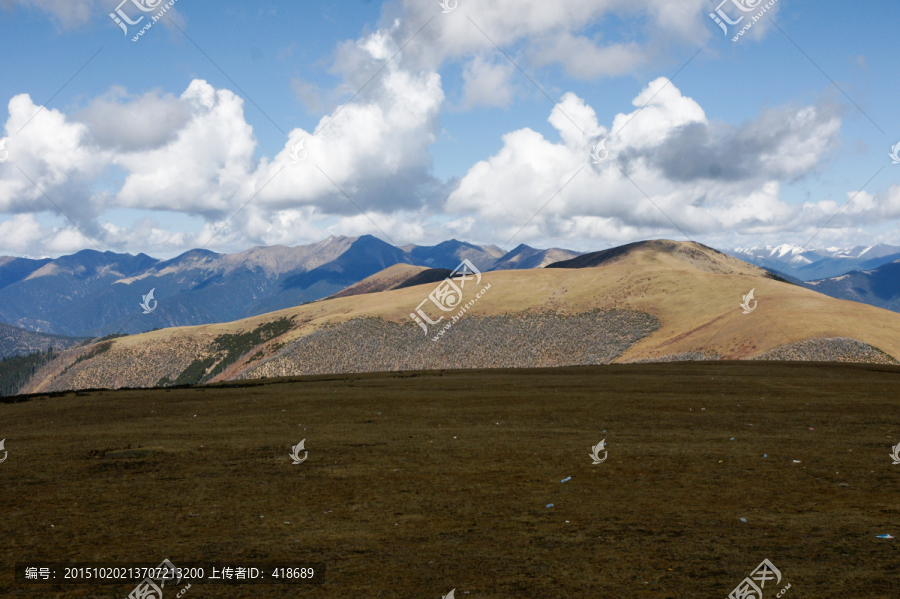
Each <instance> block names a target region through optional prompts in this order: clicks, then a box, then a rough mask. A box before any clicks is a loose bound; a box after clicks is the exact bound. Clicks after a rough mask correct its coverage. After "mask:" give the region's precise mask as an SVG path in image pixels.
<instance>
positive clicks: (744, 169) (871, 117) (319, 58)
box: [0, 0, 900, 257]
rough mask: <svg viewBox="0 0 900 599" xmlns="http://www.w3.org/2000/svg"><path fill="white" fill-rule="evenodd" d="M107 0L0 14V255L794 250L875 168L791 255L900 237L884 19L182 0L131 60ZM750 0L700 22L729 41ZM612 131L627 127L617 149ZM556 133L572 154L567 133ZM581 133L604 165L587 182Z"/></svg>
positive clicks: (29, 0) (861, 11)
mask: <svg viewBox="0 0 900 599" xmlns="http://www.w3.org/2000/svg"><path fill="white" fill-rule="evenodd" d="M150 1H151V4H152V2H153V0H150ZM746 1H748V0H745V2H746ZM749 2H750V5H751V6H752V5H753V4H754V2H755V0H749ZM118 4H119V3H118V2H116V1H113V2H107V1H105V0H72V1H69V2H61V1H56V0H41V1H38V0H6V1H5V2H3V3H2V4H0V32H2V35H0V40H2V41H0V44H2V46H0V47H2V49H3V53H4V55H5V57H6V62H5V64H6V68H5V69H4V75H3V77H2V78H0V100H2V105H3V107H4V110H3V120H4V122H5V131H3V132H0V135H2V136H3V137H4V139H5V140H6V141H5V147H6V148H7V149H8V150H9V156H8V158H7V159H6V160H5V161H4V162H3V163H2V164H0V255H28V256H39V255H51V256H52V255H59V254H61V253H70V252H72V251H76V250H78V249H82V248H86V247H95V244H96V246H99V247H100V248H101V249H104V250H106V249H110V250H114V251H124V252H130V253H138V252H141V251H143V252H146V253H149V254H152V255H155V256H160V257H168V256H172V255H175V254H178V253H180V252H181V251H184V250H187V249H190V248H192V247H200V246H202V245H208V247H209V248H210V249H213V250H215V251H239V250H243V249H247V248H248V247H251V246H253V245H274V244H277V243H281V244H285V245H297V244H301V243H310V242H314V241H318V240H319V239H321V238H324V237H327V236H328V235H351V236H352V235H359V234H363V233H371V234H374V235H376V236H379V237H381V238H383V239H386V240H388V241H392V242H395V243H397V244H400V245H402V244H406V243H419V244H431V243H434V242H436V241H440V240H443V239H447V238H450V237H456V238H459V239H464V240H468V241H473V242H477V243H485V244H487V243H495V244H497V245H503V244H504V243H506V242H507V241H508V240H509V239H510V238H512V241H511V242H510V245H509V246H508V247H507V249H511V247H514V246H515V245H517V244H518V243H528V244H530V245H535V246H542V247H547V246H557V247H568V248H572V249H579V250H590V249H601V248H604V247H609V246H610V245H618V244H620V243H627V242H629V241H634V240H637V239H645V238H656V237H668V238H673V239H684V238H685V235H687V236H689V237H690V238H692V239H695V240H697V241H701V242H703V243H707V244H709V245H714V246H716V247H736V246H752V245H767V244H780V243H792V244H796V245H803V244H804V243H806V242H807V241H808V240H809V238H810V237H812V236H813V235H814V234H816V233H817V232H818V231H819V230H820V229H821V228H822V226H823V225H825V223H826V222H828V221H829V219H831V217H832V216H834V214H835V213H836V212H837V211H838V209H839V208H840V207H841V205H843V204H844V203H845V202H847V200H848V199H850V197H852V196H853V195H854V194H857V192H860V190H861V188H862V187H863V185H864V184H866V183H867V182H869V181H870V179H871V178H872V177H873V175H876V173H878V174H877V176H875V178H874V179H872V180H871V182H869V183H868V185H867V186H866V187H865V190H864V191H862V192H861V193H858V194H857V195H856V197H855V199H854V201H853V202H852V203H851V204H850V205H849V206H848V207H847V208H846V209H844V211H843V212H842V213H841V214H840V215H839V216H838V217H837V218H835V219H834V220H832V221H831V223H830V225H829V226H828V228H826V229H825V230H824V231H822V232H821V233H818V235H817V236H816V239H815V240H814V242H813V243H812V244H811V245H812V246H813V247H817V246H838V245H840V246H853V245H858V244H862V245H868V244H871V243H877V242H886V243H893V244H897V245H900V235H898V233H897V219H898V218H900V165H892V164H891V159H890V158H889V157H888V153H889V152H890V151H891V146H893V145H894V144H897V143H898V142H900V116H898V111H897V109H896V108H895V98H898V97H900V93H898V92H900V90H898V89H897V87H898V85H900V83H898V82H900V76H898V75H900V73H898V70H900V63H898V62H897V61H896V59H895V57H894V55H895V51H894V49H893V48H892V47H891V45H892V42H893V40H894V36H893V35H892V33H893V31H891V29H895V28H896V26H895V25H893V24H895V23H896V22H898V12H900V8H898V7H897V5H896V3H892V2H888V1H886V0H885V1H876V2H871V3H867V4H866V5H865V6H864V7H861V8H858V7H853V8H851V7H848V6H847V5H846V4H843V3H842V4H838V3H836V2H811V1H787V0H778V2H776V3H775V5H774V7H773V8H772V9H771V10H770V11H769V12H768V13H767V16H765V17H763V18H762V19H761V20H760V21H758V22H757V23H756V24H754V26H753V28H752V29H751V30H749V31H748V32H747V34H746V35H744V36H743V37H741V38H740V39H739V40H738V41H737V42H733V41H731V37H732V34H733V32H734V31H735V30H737V29H739V28H740V27H741V26H743V23H741V24H739V25H738V26H736V27H730V28H729V35H728V36H727V37H726V36H725V35H723V33H722V31H721V29H719V27H718V26H717V25H716V24H715V23H714V22H713V21H712V19H710V18H709V16H708V15H709V13H711V12H712V11H713V10H714V9H715V7H716V3H709V2H700V1H693V0H692V1H689V2H684V3H680V4H679V6H677V7H673V6H671V5H670V4H671V3H663V2H660V1H658V0H643V1H640V2H631V3H628V4H627V5H628V6H629V7H631V8H629V9H622V8H617V7H618V6H619V5H620V4H622V3H619V2H613V1H608V2H607V1H603V0H593V1H590V2H589V1H586V0H564V1H562V0H561V1H560V2H559V3H557V4H556V5H555V6H554V7H552V8H547V7H546V6H544V5H542V4H541V3H539V2H536V1H535V0H521V1H517V2H512V1H511V0H504V1H500V2H496V3H492V5H491V6H490V7H485V6H482V5H480V4H476V3H473V2H467V1H466V0H460V2H459V4H458V6H457V8H455V9H454V10H452V11H451V12H449V13H446V14H444V13H442V12H441V7H440V6H438V3H437V2H436V1H431V0H427V1H422V0H396V1H394V2H386V3H379V2H376V1H371V2H326V3H314V2H269V3H265V4H260V5H253V6H251V5H249V4H247V3H237V2H231V1H229V0H225V1H220V2H215V3H213V2H201V1H198V0H178V1H177V2H176V3H175V5H174V7H173V9H171V10H170V11H169V12H168V13H167V16H164V17H163V18H162V20H161V21H160V22H158V23H156V24H154V26H153V27H152V28H151V29H149V30H148V31H146V32H145V34H144V35H143V36H142V37H140V38H139V40H138V41H137V42H132V41H131V37H132V35H133V34H134V33H136V31H137V30H138V29H139V28H140V26H142V25H143V23H141V24H140V25H138V26H132V27H130V28H129V35H128V36H125V35H123V32H122V30H121V29H120V28H119V27H118V26H117V25H116V24H115V23H113V21H112V19H110V17H109V16H108V15H109V13H110V12H112V10H113V9H114V8H115V7H116V6H117V5H118ZM451 4H452V3H451ZM763 4H765V3H762V4H760V5H759V6H758V7H756V8H755V9H754V10H753V11H749V12H746V13H741V12H740V11H738V10H737V9H736V8H735V7H734V5H733V4H732V2H728V3H727V6H724V7H723V10H725V11H726V12H727V13H728V14H730V15H732V18H736V17H737V16H738V15H740V14H745V15H747V17H746V19H745V21H747V20H749V15H752V14H755V13H756V12H757V11H758V10H759V8H760V7H761V6H762V5H763ZM123 10H125V11H126V13H127V14H129V15H131V16H132V18H135V19H136V18H137V15H139V14H147V15H150V14H155V11H154V12H151V13H141V12H140V11H139V10H137V9H136V8H134V6H133V5H132V3H131V2H128V3H126V6H124V7H123ZM768 15H771V16H772V19H773V20H774V22H775V23H777V25H778V26H779V27H780V28H781V29H782V30H783V31H784V33H782V31H780V30H779V29H778V28H777V27H776V26H775V25H774V24H773V23H772V22H771V21H770V20H769V17H768ZM170 17H171V19H172V21H174V25H173V24H172V23H171V22H170V21H169V18H170ZM429 19H431V20H430V21H429ZM148 20H149V17H147V18H145V19H144V21H148ZM426 22H427V23H428V25H426V26H425V28H424V29H422V30H421V32H420V33H419V34H418V35H415V37H414V38H413V39H412V41H410V42H409V44H408V45H407V46H406V48H405V49H404V51H403V52H401V53H400V54H399V55H397V58H395V59H394V60H392V61H391V62H390V63H389V64H388V66H387V67H386V68H384V69H383V70H382V71H381V72H380V73H379V74H378V75H376V76H375V78H374V79H372V81H371V83H369V85H367V86H366V87H365V90H364V91H363V92H362V93H360V94H359V95H358V96H356V98H355V99H354V100H353V102H352V103H351V104H349V105H348V106H347V108H344V109H343V110H342V111H341V112H340V113H339V114H338V115H337V117H335V119H334V121H332V122H331V123H329V124H328V126H327V127H325V128H324V129H323V130H322V132H320V133H319V134H318V135H315V136H313V135H312V134H313V132H314V131H315V130H316V127H317V125H321V124H322V123H324V122H326V121H328V119H330V118H331V117H332V116H334V115H335V113H336V111H337V110H338V109H339V108H340V107H341V105H342V104H343V103H345V102H346V101H347V100H349V99H350V98H351V97H352V96H353V95H354V94H355V93H356V92H357V91H359V88H360V87H362V84H363V83H365V82H366V81H368V80H369V79H370V78H371V77H372V75H375V73H376V72H377V71H378V69H379V68H380V67H381V66H383V65H384V64H385V63H386V62H388V60H387V59H388V58H390V57H391V56H393V54H394V53H395V52H396V49H397V48H398V47H399V46H400V45H401V44H402V43H404V42H406V41H407V40H409V39H410V38H411V37H413V34H415V33H416V32H417V31H419V29H420V28H421V27H422V25H423V24H425V23H426ZM176 25H177V26H176ZM479 28H481V30H483V31H484V34H483V33H482V32H481V31H479ZM485 34H486V36H485ZM788 36H789V37H790V40H793V43H792V42H791V41H790V40H789V39H788ZM487 37H490V38H491V39H492V40H494V41H496V42H497V43H498V44H499V45H500V46H501V48H503V50H504V51H505V52H506V53H507V54H508V55H509V57H510V58H511V59H512V60H513V61H514V62H515V63H516V64H517V65H518V66H519V67H521V68H522V70H524V71H525V73H527V74H528V77H530V78H531V79H533V80H534V82H535V83H537V84H538V85H540V87H541V88H542V89H543V91H544V92H546V94H547V95H548V96H549V97H550V98H551V99H552V100H553V101H554V102H556V103H557V104H558V105H559V106H558V107H557V108H556V109H554V105H553V103H551V101H550V100H549V99H548V98H547V97H546V96H545V95H544V94H543V92H541V91H539V90H538V89H537V88H536V87H535V85H534V84H533V83H532V82H531V81H529V78H528V77H526V76H525V75H523V74H522V73H521V72H520V71H519V70H518V68H517V67H516V66H514V65H512V64H511V63H510V62H509V60H507V58H506V57H504V56H503V55H502V54H501V53H500V52H499V51H497V50H496V48H495V47H494V45H493V43H492V42H491V41H490V40H488V39H487ZM795 43H796V45H795ZM798 46H799V49H798ZM698 50H699V53H698ZM804 53H805V54H806V55H808V57H809V58H807V56H805V55H804ZM92 56H93V57H94V58H93V59H92V60H91V57H92ZM692 56H693V59H692V58H691V57H692ZM810 59H811V60H810ZM85 65H86V66H85ZM79 69H80V72H79ZM220 69H221V70H220ZM820 69H821V70H820ZM823 71H824V74H823ZM676 72H677V73H678V74H677V76H675V77H674V79H673V80H671V82H669V80H668V79H667V78H670V77H673V76H674V75H675V73H676ZM76 73H77V74H76ZM826 74H827V76H826ZM829 77H830V78H831V79H833V80H834V82H836V83H837V85H838V86H840V88H841V89H842V90H843V92H846V96H845V95H844V94H843V93H842V92H841V91H839V90H838V89H837V88H836V87H835V85H833V84H832V82H831V81H830V80H829ZM70 79H71V80H70ZM67 82H68V83H67ZM63 86H64V87H63ZM60 88H62V89H61V90H60ZM189 89H190V90H193V91H191V92H189V91H188V90H189ZM220 93H222V94H224V95H222V96H221V97H220V96H219V94H220ZM23 95H27V97H23ZM847 96H849V99H848V97H847ZM51 97H52V101H50V98H51ZM639 97H641V98H643V100H640V101H639V102H638V104H637V105H635V104H634V103H633V102H635V101H636V98H639ZM651 97H652V99H651ZM14 98H19V102H18V103H13V102H12V100H13V99H14ZM211 98H212V99H211ZM26 100H30V103H29V102H27V101H26ZM646 100H650V102H651V103H650V105H648V107H647V108H646V109H644V110H642V111H640V112H637V113H636V114H635V111H637V110H638V108H639V107H640V106H642V105H643V104H644V102H645V101H646ZM48 101H49V102H48ZM854 103H855V104H856V105H858V107H857V106H856V105H854ZM8 104H9V106H12V109H10V107H9V106H7V105H8ZM41 106H44V107H45V109H44V110H40V107H41ZM32 109H33V110H32ZM29 110H32V112H30V113H29V112H28V111H29ZM554 110H556V116H557V120H556V121H554V123H551V122H549V121H553V120H554V119H553V118H552V117H551V113H552V111H554ZM35 112H37V114H38V116H36V117H34V119H33V120H32V121H31V122H30V123H29V124H28V125H27V126H25V128H24V129H22V130H21V132H19V129H20V126H21V124H24V120H23V119H25V120H27V117H30V116H33V115H34V113H35ZM617 115H620V117H619V118H620V121H618V122H619V123H624V122H628V120H629V119H631V118H632V116H633V117H634V118H633V120H632V121H631V122H630V123H629V125H628V126H627V127H626V128H624V130H623V131H622V133H621V135H619V136H618V137H617V133H618V132H617V131H616V127H615V126H614V119H616V117H617ZM569 118H572V119H573V120H575V121H576V122H577V123H578V124H579V127H580V129H581V130H582V131H584V134H583V135H582V134H581V133H580V132H579V133H577V134H573V135H570V136H568V137H566V135H565V134H564V133H563V131H562V129H565V127H567V125H565V124H562V125H561V124H559V123H561V122H566V121H568V119H569ZM873 121H874V122H873ZM561 128H562V129H561ZM310 137H315V138H316V139H314V140H313V141H308V142H306V144H305V148H306V149H307V150H309V155H308V157H307V158H306V159H305V160H304V161H303V162H302V163H299V164H295V163H294V162H293V161H291V160H290V159H289V153H290V151H291V149H292V147H293V146H294V145H295V144H296V143H297V142H298V141H299V140H300V139H309V138H310ZM603 139H607V140H608V141H607V148H609V149H610V155H609V156H610V158H609V159H608V160H606V161H605V162H603V163H601V164H593V163H592V161H591V159H590V155H589V152H590V149H591V147H593V146H594V145H595V144H596V143H599V142H600V141H601V140H603ZM882 167H883V170H880V172H879V169H882ZM625 174H627V175H628V177H626V176H625ZM573 176H574V177H575V178H574V179H572V180H571V183H570V184H569V185H567V186H565V188H564V189H563V190H562V191H561V192H560V191H559V190H560V189H561V188H563V186H564V184H565V183H566V181H569V179H570V178H571V177H573ZM629 178H630V180H629ZM270 180H271V182H270V183H269V184H268V185H265V184H266V182H267V181H270ZM38 187H40V190H43V191H40V190H38ZM260 188H262V191H260ZM338 188H339V189H338ZM44 193H46V196H49V198H50V199H49V200H48V199H47V197H46V196H45V195H44ZM344 194H346V196H349V197H350V199H351V200H352V202H353V203H355V204H356V205H354V204H353V203H351V201H350V200H348V199H347V197H346V196H345V195H344ZM557 194H558V195H557ZM645 194H646V195H645ZM647 196H649V198H650V199H649V200H648V199H647ZM251 197H253V198H254V199H253V200H252V201H251V202H250V203H249V204H248V205H247V207H246V208H244V209H243V210H241V207H242V206H243V205H244V204H245V203H246V202H247V201H248V200H249V199H250V198H251ZM551 197H552V198H553V199H552V200H551V201H550V203H547V201H548V200H550V199H551ZM50 200H52V203H51V201H50ZM54 203H55V204H56V206H54ZM544 204H547V205H546V207H545V208H542V206H543V205H544ZM357 206H358V207H360V208H362V209H363V210H365V212H366V214H367V215H368V216H362V215H361V214H360V213H359V210H358V208H357ZM57 207H58V209H57ZM60 210H62V211H64V212H66V213H67V214H68V215H69V217H71V219H72V221H74V222H75V223H77V225H78V227H77V228H76V227H75V226H74V225H73V223H72V222H71V221H70V220H69V219H67V218H66V217H63V216H61V214H60ZM239 210H240V212H239ZM539 210H540V211H539ZM236 213H237V216H236V217H235V214H236ZM535 213H537V216H535ZM529 219H531V220H529ZM373 221H374V224H373ZM672 221H674V222H675V223H676V225H677V227H676V226H673V225H672ZM526 222H527V223H528V225H527V226H526V227H525V228H524V229H523V230H521V231H520V229H521V228H522V226H523V225H525V224H526ZM226 223H228V224H227V226H226ZM223 226H225V228H224V229H222V231H221V232H220V233H218V234H216V235H215V236H214V234H215V233H216V232H217V231H219V229H220V228H222V227H223Z"/></svg>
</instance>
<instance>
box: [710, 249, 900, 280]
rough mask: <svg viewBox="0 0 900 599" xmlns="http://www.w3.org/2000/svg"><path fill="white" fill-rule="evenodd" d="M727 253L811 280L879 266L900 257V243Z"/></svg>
mask: <svg viewBox="0 0 900 599" xmlns="http://www.w3.org/2000/svg"><path fill="white" fill-rule="evenodd" d="M726 253H727V254H729V255H731V256H734V257H735V258H740V259H741V260H744V261H746V262H749V263H751V264H755V265H757V266H761V267H763V268H766V269H769V270H772V271H778V270H780V271H781V272H783V273H785V274H787V275H790V276H792V277H796V278H798V279H800V280H801V281H812V280H815V279H821V278H825V277H834V276H837V275H842V274H844V273H847V272H850V271H851V270H866V269H872V268H877V267H879V266H881V265H882V264H887V263H888V262H893V261H894V260H898V259H900V246H894V245H887V244H884V243H879V244H877V245H872V246H861V245H860V246H856V247H854V248H849V249H846V248H819V249H803V248H800V247H797V246H792V245H779V246H775V247H773V246H766V247H764V248H761V247H752V248H736V249H734V250H731V251H726Z"/></svg>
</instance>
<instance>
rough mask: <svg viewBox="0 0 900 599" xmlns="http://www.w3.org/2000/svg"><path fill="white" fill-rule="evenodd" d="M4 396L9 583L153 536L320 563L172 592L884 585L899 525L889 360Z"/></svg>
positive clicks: (898, 554) (258, 594) (848, 589)
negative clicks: (311, 571)
mask: <svg viewBox="0 0 900 599" xmlns="http://www.w3.org/2000/svg"><path fill="white" fill-rule="evenodd" d="M22 399H25V400H26V401H21V400H22ZM13 400H16V401H20V403H6V404H0V437H5V438H6V450H7V451H8V452H9V457H8V459H7V460H6V461H5V462H4V463H2V464H0V481H2V492H0V513H2V515H3V516H2V521H3V535H2V538H3V542H2V544H0V563H2V569H0V596H2V597H4V598H13V597H40V598H60V597H73V598H74V597H79V598H88V597H91V598H94V597H96V598H104V599H105V598H109V599H113V598H116V599H122V598H125V597H127V595H128V593H129V592H130V591H131V590H132V589H133V587H134V584H125V585H113V586H92V585H78V586H52V587H50V586H34V585H31V586H29V585H25V584H20V583H17V582H15V581H14V580H13V564H14V563H15V562H22V561H26V560H38V559H42V560H53V561H83V562H153V563H158V562H160V561H161V560H162V559H163V558H168V559H170V560H171V561H172V562H174V563H175V564H176V565H178V564H181V563H186V562H201V561H203V562H210V561H219V560H230V561H232V562H234V561H238V560H244V561H252V562H293V563H296V564H297V565H303V564H305V563H308V562H314V563H319V564H322V566H321V568H320V569H319V570H318V571H317V573H316V577H317V578H318V579H319V581H320V584H317V585H302V584H301V585H291V586H275V585H247V586H225V585H211V584H205V585H204V584H199V583H196V584H193V585H192V587H191V588H190V590H188V592H187V593H186V594H185V597H186V599H193V598H196V599H200V598H203V597H209V598H216V599H225V598H229V599H230V598H236V597H247V598H265V599H269V598H278V597H309V598H338V597H381V598H395V597H396V598H401V597H403V598H408V597H421V598H432V599H438V598H439V597H442V596H444V595H446V594H447V593H448V592H449V591H450V590H451V589H454V588H455V589H456V591H455V596H456V598H457V599H463V598H471V599H476V598H478V599H488V598H490V599H500V598H504V599H505V598H510V597H522V598H529V599H543V598H546V599H550V598H553V599H558V598H582V597H584V598H605V597H616V598H630V597H648V598H652V597H658V598H660V599H664V598H676V597H677V598H687V597H721V598H723V599H724V598H725V597H727V596H728V594H729V593H730V592H731V591H732V589H734V587H735V586H737V584H738V583H739V582H741V581H742V580H743V578H744V577H745V576H748V575H749V574H750V572H751V571H752V570H753V569H754V568H755V567H756V566H757V565H758V564H759V563H760V562H762V560H763V559H766V558H768V559H769V560H771V561H772V562H773V563H774V564H775V566H776V567H778V568H779V569H780V571H781V573H782V575H783V579H782V581H781V584H779V585H778V586H775V587H772V583H769V584H768V585H767V586H766V588H765V597H766V599H768V598H769V597H774V596H775V594H776V593H777V591H778V590H779V589H781V588H783V587H785V586H786V585H787V584H790V585H791V588H790V589H789V590H788V591H787V592H786V593H785V595H784V596H785V597H786V598H787V599H801V598H820V597H847V598H850V597H852V598H854V599H860V598H868V597H872V598H883V599H896V598H897V597H898V596H900V582H898V580H900V546H898V543H900V540H897V539H894V540H881V539H876V538H875V536H876V535H878V534H883V533H890V534H892V535H893V536H896V537H900V501H898V500H900V494H898V491H900V466H894V465H892V463H891V459H890V457H889V456H888V454H889V452H890V449H891V446H893V445H895V444H897V443H898V442H900V418H898V416H900V367H896V366H876V365H862V364H821V363H819V364H816V363H767V362H763V363H760V362H706V363H666V364H640V365H638V364H634V365H610V366H594V367H572V368H559V369H533V370H480V371H479V370H455V371H450V370H447V371H433V372H400V373H382V374H354V375H341V376H308V377H302V378H295V379H277V380H266V381H250V382H246V383H244V384H233V383H229V384H225V385H213V386H205V387H193V388H170V389H155V390H152V389H151V390H127V389H126V390H119V391H90V392H77V393H76V392H68V393H59V394H53V395H50V396H48V395H35V396H30V397H27V398H22V397H19V398H10V401H13ZM811 429H814V430H811ZM604 431H605V432H604ZM732 437H734V441H730V438H732ZM304 438H305V439H306V449H307V450H308V451H309V458H308V459H307V460H306V461H305V462H304V463H302V464H300V465H296V466H295V465H292V464H291V459H290V458H289V457H288V452H289V451H290V448H291V446H292V445H295V444H297V443H298V442H299V441H300V440H301V439H304ZM604 438H605V439H606V441H607V449H608V451H609V457H608V459H607V460H606V461H605V462H604V463H602V464H600V465H593V464H592V463H591V459H590V458H589V457H588V454H589V451H590V449H591V446H592V445H595V444H596V443H598V442H599V441H600V440H601V439H604ZM129 445H130V446H131V448H132V449H130V450H129V449H124V450H123V449H119V448H127V447H128V446H129ZM138 446H139V449H134V448H136V447H138ZM106 449H110V451H108V452H106V451H105V450H106ZM98 454H99V455H98ZM764 454H767V455H768V457H763V456H764ZM794 460H800V463H794ZM566 477H571V480H569V481H568V482H566V483H561V482H560V481H561V480H562V479H564V478H566ZM551 503H552V504H554V507H551V508H548V507H545V506H546V505H547V504H551ZM191 514H195V515H193V516H192V515H191ZM261 516H262V517H261ZM741 518H745V519H746V520H747V521H746V522H742V521H741V520H740V519H741ZM177 588H179V587H176V589H177ZM164 596H165V597H166V599H171V597H174V596H175V590H172V591H169V590H168V589H167V590H166V594H165V595H164Z"/></svg>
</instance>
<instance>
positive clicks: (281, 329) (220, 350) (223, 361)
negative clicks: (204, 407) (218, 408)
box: [158, 316, 294, 386]
mask: <svg viewBox="0 0 900 599" xmlns="http://www.w3.org/2000/svg"><path fill="white" fill-rule="evenodd" d="M293 326H294V317H293V316H291V317H283V318H279V319H278V320H273V321H272V322H267V323H264V324H261V325H259V326H258V327H256V328H255V329H253V330H252V331H247V332H240V333H235V334H231V333H226V334H224V335H219V336H218V337H216V338H215V339H214V340H213V343H212V348H211V349H212V355H210V356H208V357H205V358H197V359H196V360H194V361H193V362H191V363H190V365H188V367H187V368H185V369H184V371H183V372H182V373H181V374H179V375H178V377H177V378H176V379H175V380H174V381H170V380H169V378H168V377H163V378H162V379H160V381H159V383H158V384H159V385H160V386H170V385H196V384H198V383H205V382H206V381H209V380H210V379H212V378H213V377H215V376H216V375H217V374H219V373H220V372H222V371H223V370H225V369H226V368H228V367H229V366H231V365H232V364H234V363H235V362H237V361H238V360H240V359H241V358H242V357H243V356H245V355H246V354H247V353H248V352H250V351H252V350H254V349H255V348H257V347H258V346H260V345H262V344H263V343H265V342H266V341H269V340H270V339H274V338H275V337H278V336H280V335H283V334H285V333H287V332H288V331H290V330H291V329H292V328H293ZM210 367H212V368H211V369H210Z"/></svg>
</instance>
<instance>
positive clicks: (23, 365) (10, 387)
mask: <svg viewBox="0 0 900 599" xmlns="http://www.w3.org/2000/svg"><path fill="white" fill-rule="evenodd" d="M57 355H58V354H57V353H56V352H54V351H53V347H52V346H51V347H50V348H49V349H48V350H47V351H46V352H41V351H36V352H32V353H30V354H27V355H24V356H10V357H8V358H3V359H2V360H0V397H2V396H5V395H15V394H16V393H17V392H18V391H19V389H21V388H22V387H23V386H24V385H25V383H27V382H28V381H29V380H31V377H33V376H34V374H35V373H36V372H37V371H38V369H39V368H40V367H41V366H43V365H44V364H46V363H47V362H50V361H51V360H53V359H54V358H56V356H57Z"/></svg>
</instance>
